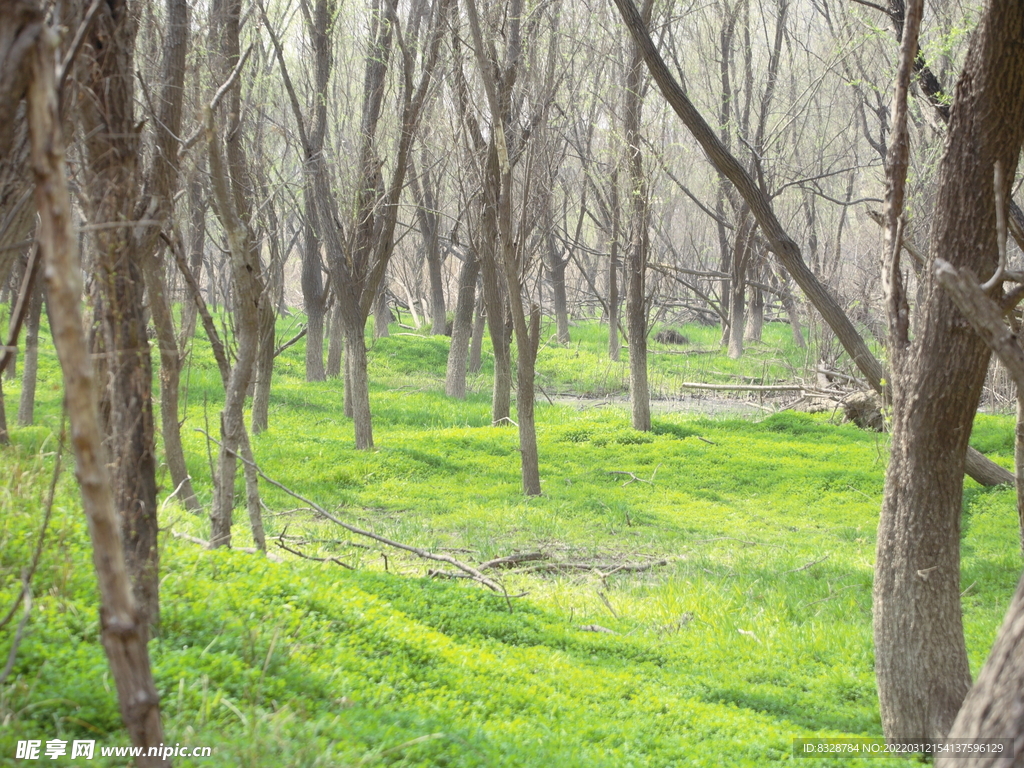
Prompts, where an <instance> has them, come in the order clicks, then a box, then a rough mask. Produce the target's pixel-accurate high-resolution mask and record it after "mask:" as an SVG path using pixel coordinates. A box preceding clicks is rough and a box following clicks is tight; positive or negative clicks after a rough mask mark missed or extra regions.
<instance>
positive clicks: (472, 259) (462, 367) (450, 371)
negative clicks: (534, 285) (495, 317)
mask: <svg viewBox="0 0 1024 768" xmlns="http://www.w3.org/2000/svg"><path fill="white" fill-rule="evenodd" d="M479 274H480V262H479V261H478V260H477V258H476V256H474V255H473V254H472V253H467V254H466V260H465V261H463V262H462V269H460V270H459V296H458V299H457V301H456V304H455V319H454V320H453V321H452V343H451V346H450V347H449V349H448V368H447V371H446V372H445V379H444V392H445V394H446V395H448V397H454V398H457V399H459V400H464V399H465V398H466V362H467V356H468V353H469V346H470V336H472V334H473V305H474V304H475V303H476V279H477V276H478V275H479Z"/></svg>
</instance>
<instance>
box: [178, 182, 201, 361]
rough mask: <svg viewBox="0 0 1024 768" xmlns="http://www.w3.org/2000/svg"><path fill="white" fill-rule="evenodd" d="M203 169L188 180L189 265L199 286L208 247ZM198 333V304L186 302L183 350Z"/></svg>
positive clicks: (182, 329) (182, 313)
mask: <svg viewBox="0 0 1024 768" xmlns="http://www.w3.org/2000/svg"><path fill="white" fill-rule="evenodd" d="M201 170H202V169H201V168H196V170H195V171H194V172H193V173H191V174H190V175H189V179H188V210H189V225H188V254H189V255H188V264H189V269H190V271H191V273H192V276H193V277H194V278H195V280H196V284H197V285H201V284H202V282H203V274H202V272H203V249H204V248H205V247H206V196H205V191H204V190H203V184H202V181H201V176H202V173H201ZM195 332H196V304H195V302H194V301H186V302H185V303H184V304H183V305H182V308H181V336H180V340H179V342H178V346H179V348H181V349H184V348H185V345H186V344H187V343H188V342H189V341H190V340H191V339H192V337H193V336H194V335H195Z"/></svg>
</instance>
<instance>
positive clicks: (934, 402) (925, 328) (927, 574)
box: [874, 0, 1024, 739]
mask: <svg viewBox="0 0 1024 768" xmlns="http://www.w3.org/2000/svg"><path fill="white" fill-rule="evenodd" d="M1022 44H1024V6H1021V5H1020V4H1019V3H1016V2H1009V1H1008V0H997V1H996V2H993V3H992V4H990V6H989V8H988V11H987V13H986V14H985V15H984V17H983V19H982V21H981V23H980V24H979V26H978V29H977V30H976V32H975V35H974V37H973V39H972V43H971V47H970V50H969V52H968V55H967V59H966V62H965V65H964V70H963V74H962V76H961V79H960V82H959V84H958V86H957V90H956V95H955V98H954V102H953V109H952V116H951V120H950V130H949V135H948V139H947V143H946V152H945V154H944V156H943V159H942V162H941V165H940V175H939V184H938V187H937V188H938V197H937V200H936V204H935V212H934V216H933V218H934V224H933V231H932V242H931V252H930V255H931V256H932V257H933V258H935V257H941V258H943V259H946V260H948V261H949V262H951V263H952V264H953V266H954V268H956V269H962V268H967V269H970V270H971V271H973V272H974V273H975V274H978V275H982V276H987V275H991V274H992V272H993V271H994V270H995V267H996V263H997V260H998V253H997V244H996V227H995V220H996V216H995V202H994V201H995V196H994V192H993V183H992V178H993V177H992V169H993V167H994V166H995V164H996V163H997V162H998V163H1001V164H1002V167H1003V168H1004V169H1005V171H1006V173H1005V178H1006V179H1007V181H1006V182H1004V189H1003V190H1002V193H1003V199H1004V200H1006V199H1008V198H1009V184H1010V180H1012V179H1013V176H1014V170H1015V168H1016V165H1017V156H1018V153H1019V151H1020V147H1021V142H1022V139H1024V59H1022V58H1021V57H1020V55H1019V53H1018V51H1019V48H1020V46H1021V45H1022ZM897 267H898V265H897ZM924 295H925V297H926V304H925V305H924V307H922V308H921V309H920V310H919V311H920V312H921V313H922V315H921V318H920V322H919V329H920V330H919V332H918V334H917V335H916V337H915V339H914V341H913V343H912V344H910V345H909V346H908V347H907V348H906V349H905V350H901V351H900V354H901V356H902V357H903V360H904V364H903V365H902V366H901V370H898V371H897V372H896V374H895V375H894V377H893V432H892V450H891V459H890V463H889V470H888V472H887V475H886V488H885V496H884V500H883V505H882V515H881V519H880V521H879V530H878V555H877V560H876V563H877V564H876V575H875V590H874V614H875V648H876V663H875V665H876V674H877V676H878V688H879V701H880V704H881V714H882V725H883V728H884V729H885V733H886V736H887V737H890V738H891V737H899V738H909V739H918V738H920V739H936V738H940V737H943V736H945V735H946V733H947V732H948V731H949V729H950V727H951V725H952V724H953V721H954V718H955V717H956V714H957V711H958V710H959V708H960V705H961V703H962V702H963V699H964V696H965V695H966V694H967V691H968V689H969V687H970V671H969V668H968V664H967V652H966V647H965V644H964V635H963V626H962V620H961V610H960V514H961V503H962V493H963V469H964V454H965V451H966V449H967V441H968V438H969V436H970V432H971V425H972V423H973V420H974V414H975V412H976V410H977V406H978V401H979V399H980V396H981V389H982V386H983V384H984V379H985V374H986V370H987V363H988V360H989V350H988V347H987V346H986V345H985V343H984V341H982V340H981V339H980V338H979V337H978V336H977V335H976V334H975V333H974V332H973V331H971V330H970V328H969V326H968V325H967V324H966V323H965V322H964V320H963V316H962V315H960V313H959V311H958V310H957V309H956V308H955V306H954V304H953V302H952V301H951V299H950V298H949V297H948V296H947V295H946V294H945V292H943V291H940V290H938V288H937V286H936V285H935V278H934V276H933V275H932V274H929V275H928V276H927V286H926V291H925V293H924Z"/></svg>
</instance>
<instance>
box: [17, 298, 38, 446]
mask: <svg viewBox="0 0 1024 768" xmlns="http://www.w3.org/2000/svg"><path fill="white" fill-rule="evenodd" d="M42 313H43V286H42V280H41V278H37V279H36V285H35V287H34V288H33V290H32V303H31V304H29V307H28V317H27V318H25V320H26V323H25V363H24V365H23V366H22V370H21V402H20V403H19V404H18V424H19V425H20V426H22V427H27V426H30V425H31V424H32V422H33V421H34V420H35V407H36V375H37V373H38V372H39V324H40V320H41V319H42V317H41V316H42Z"/></svg>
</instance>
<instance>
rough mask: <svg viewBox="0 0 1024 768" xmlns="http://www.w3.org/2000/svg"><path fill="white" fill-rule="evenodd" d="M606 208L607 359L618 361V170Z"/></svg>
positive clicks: (615, 172)
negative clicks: (609, 221)
mask: <svg viewBox="0 0 1024 768" xmlns="http://www.w3.org/2000/svg"><path fill="white" fill-rule="evenodd" d="M608 186H609V189H608V207H609V208H610V209H611V217H612V231H611V237H610V238H609V241H608V357H609V358H610V359H612V360H614V361H616V362H618V360H619V346H620V345H619V238H620V236H621V221H622V206H620V205H619V168H618V165H616V166H615V167H614V168H613V169H612V173H611V178H610V179H609V182H608Z"/></svg>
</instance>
